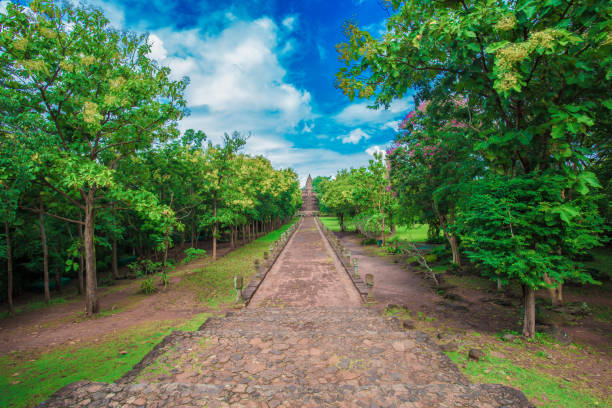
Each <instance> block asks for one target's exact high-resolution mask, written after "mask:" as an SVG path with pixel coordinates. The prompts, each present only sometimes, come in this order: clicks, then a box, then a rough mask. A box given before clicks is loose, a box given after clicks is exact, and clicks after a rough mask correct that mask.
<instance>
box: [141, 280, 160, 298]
mask: <svg viewBox="0 0 612 408" xmlns="http://www.w3.org/2000/svg"><path fill="white" fill-rule="evenodd" d="M164 287H165V286H164ZM140 291H141V292H142V293H144V294H145V295H152V294H153V293H155V292H156V291H157V289H156V288H155V283H153V277H152V276H147V277H145V278H143V279H142V281H140Z"/></svg>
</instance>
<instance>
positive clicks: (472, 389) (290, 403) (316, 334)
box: [41, 218, 529, 408]
mask: <svg viewBox="0 0 612 408" xmlns="http://www.w3.org/2000/svg"><path fill="white" fill-rule="evenodd" d="M337 262H338V261H337V259H336V258H335V255H334V254H333V252H331V249H330V248H329V247H328V244H327V242H326V241H324V238H323V236H322V235H321V234H320V232H319V231H318V229H317V227H316V224H315V223H314V221H313V220H312V219H309V218H307V219H305V220H304V222H303V224H302V226H301V227H300V229H299V230H298V231H297V232H296V234H295V235H294V236H293V238H292V241H291V242H289V244H288V245H287V247H286V248H285V250H284V253H283V254H281V257H279V259H278V260H277V264H276V265H275V266H274V267H273V269H272V270H271V271H270V272H269V273H268V275H266V278H265V280H264V282H263V283H262V285H261V286H260V288H259V289H258V292H256V294H255V297H254V298H253V300H252V301H251V304H250V306H249V308H247V309H244V310H242V311H240V312H237V313H233V314H229V315H228V316H226V317H223V318H213V319H209V320H208V321H207V322H206V323H204V325H202V327H201V328H200V330H198V331H196V332H174V333H173V334H171V335H170V336H168V337H167V338H166V339H164V341H163V342H162V343H160V344H159V345H158V346H157V347H156V348H155V349H154V350H153V351H152V352H151V353H149V354H148V355H147V356H146V357H145V358H144V359H143V360H142V361H141V362H140V363H139V364H138V365H136V366H135V367H134V369H133V370H132V371H130V372H129V373H128V374H126V375H125V376H124V377H123V378H122V379H120V380H119V381H118V382H117V383H115V384H104V383H92V382H79V383H74V384H71V385H69V386H67V387H65V388H63V389H62V390H60V391H58V392H57V393H56V394H54V395H53V396H52V397H51V398H50V399H49V400H48V401H47V402H45V403H43V404H42V405H41V406H43V407H73V406H89V407H412V408H426V407H427V408H429V407H508V408H510V407H513V408H514V407H529V403H528V402H527V400H526V399H525V397H524V395H523V394H522V393H521V392H520V391H517V390H515V389H512V388H509V387H504V386H500V385H490V384H488V385H486V384H485V385H482V384H471V383H470V382H469V381H468V380H467V379H466V378H465V377H464V376H463V375H462V374H461V373H460V371H459V370H458V369H457V367H456V366H455V365H454V364H453V363H452V362H451V361H450V360H449V359H448V357H446V355H445V354H444V353H442V351H441V350H440V348H439V347H438V346H437V345H436V344H435V343H434V342H432V341H431V340H430V339H429V337H428V336H427V335H425V334H424V333H421V332H418V331H414V330H413V331H405V330H403V329H402V328H401V327H400V325H399V323H398V322H397V321H396V320H394V319H390V318H386V317H382V316H381V315H380V314H378V313H377V312H376V311H374V310H372V309H369V308H366V307H363V306H361V305H360V301H359V294H358V293H357V291H356V289H355V288H354V287H352V286H351V285H352V283H351V281H350V279H349V278H348V276H346V272H344V271H343V270H342V269H341V268H340V267H337V266H336V263H337ZM343 273H344V275H343ZM279 306H282V307H279Z"/></svg>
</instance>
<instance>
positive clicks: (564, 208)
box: [458, 175, 602, 288]
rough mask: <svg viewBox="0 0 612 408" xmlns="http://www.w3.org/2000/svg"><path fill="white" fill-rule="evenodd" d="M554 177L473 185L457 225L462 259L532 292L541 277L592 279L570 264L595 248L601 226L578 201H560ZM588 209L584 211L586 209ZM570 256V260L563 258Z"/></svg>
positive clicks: (492, 179)
mask: <svg viewBox="0 0 612 408" xmlns="http://www.w3.org/2000/svg"><path fill="white" fill-rule="evenodd" d="M564 187H565V184H564V180H563V178H561V177H559V176H535V175H531V176H523V177H515V178H507V177H501V176H490V177H487V178H483V179H481V180H479V181H478V182H475V183H474V184H473V188H472V190H471V191H470V192H471V195H470V196H469V198H468V199H466V202H465V203H464V204H463V208H464V211H463V213H462V214H461V215H460V219H459V221H458V224H459V225H460V226H461V227H460V233H461V235H462V237H463V244H464V245H465V247H466V248H467V249H468V250H467V251H466V254H467V255H468V256H469V257H470V258H472V259H473V260H475V261H478V262H479V263H481V264H482V265H483V266H485V268H482V270H483V271H484V272H485V273H487V275H488V276H490V277H491V278H493V279H498V278H499V279H500V280H502V282H507V280H509V279H517V280H519V281H520V282H521V283H523V284H526V285H529V286H531V287H533V288H539V287H543V286H545V285H546V283H545V280H544V276H545V275H546V274H547V275H548V277H550V278H551V279H552V280H554V281H555V282H558V283H562V282H564V281H565V280H576V281H582V282H584V281H590V282H592V279H591V277H590V274H588V273H587V272H586V271H585V270H584V268H583V266H582V265H581V263H579V262H577V261H575V260H574V259H575V258H576V257H577V255H580V254H585V253H586V252H587V251H588V250H590V249H591V248H592V247H594V246H596V245H599V244H600V240H599V239H598V235H597V234H593V232H596V233H597V232H601V231H602V230H601V220H600V219H599V218H598V216H597V211H596V208H595V207H594V205H593V203H592V202H589V201H584V200H583V197H582V196H578V197H577V198H576V199H575V200H572V201H568V200H564V199H563V198H562V194H561V191H562V190H563V188H564ZM589 206H590V208H589ZM568 255H570V256H568Z"/></svg>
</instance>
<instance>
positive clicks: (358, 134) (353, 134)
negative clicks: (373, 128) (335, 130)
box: [342, 128, 370, 144]
mask: <svg viewBox="0 0 612 408" xmlns="http://www.w3.org/2000/svg"><path fill="white" fill-rule="evenodd" d="M369 138H370V135H368V134H367V133H366V132H364V131H363V130H361V129H359V128H357V129H353V130H351V131H350V133H349V134H348V135H346V136H344V137H342V143H352V144H357V143H359V142H360V141H361V139H363V140H368V139H369Z"/></svg>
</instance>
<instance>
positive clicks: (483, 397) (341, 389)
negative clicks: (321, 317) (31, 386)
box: [39, 381, 532, 408]
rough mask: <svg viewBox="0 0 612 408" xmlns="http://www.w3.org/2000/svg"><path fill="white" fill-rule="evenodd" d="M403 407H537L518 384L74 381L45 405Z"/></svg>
mask: <svg viewBox="0 0 612 408" xmlns="http://www.w3.org/2000/svg"><path fill="white" fill-rule="evenodd" d="M76 406H87V407H145V406H146V407H147V408H161V407H166V408H175V407H183V408H187V407H189V408H191V407H198V408H199V407H208V408H220V407H223V408H225V407H254V408H259V407H262V408H263V407H266V408H267V407H287V408H289V407H290V408H293V407H300V408H309V407H338V408H340V407H380V408H387V407H389V408H391V407H402V408H432V407H444V408H465V407H482V408H502V407H506V408H511V407H512V408H531V407H532V406H531V405H530V404H529V402H528V401H527V399H526V398H525V396H524V395H523V394H522V393H521V392H520V391H517V390H515V389H513V388H509V387H505V386H502V385H494V384H470V385H462V384H430V385H426V386H414V385H406V384H394V385H382V386H378V385H363V386H352V385H340V386H338V385H333V384H322V385H316V386H308V387H302V386H299V385H288V386H259V385H254V386H248V385H245V384H239V385H215V384H185V383H163V384H151V383H142V384H124V385H119V384H105V383H92V382H87V381H81V382H77V383H73V384H70V385H68V386H66V387H64V388H62V389H61V390H59V391H58V392H56V393H55V394H54V395H53V396H52V397H51V398H49V399H48V400H47V401H45V402H44V403H42V404H41V405H39V407H41V408H43V407H45V408H60V407H62V408H63V407H76Z"/></svg>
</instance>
